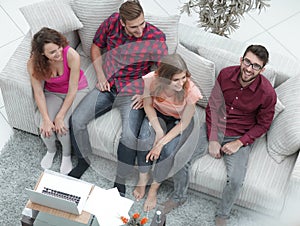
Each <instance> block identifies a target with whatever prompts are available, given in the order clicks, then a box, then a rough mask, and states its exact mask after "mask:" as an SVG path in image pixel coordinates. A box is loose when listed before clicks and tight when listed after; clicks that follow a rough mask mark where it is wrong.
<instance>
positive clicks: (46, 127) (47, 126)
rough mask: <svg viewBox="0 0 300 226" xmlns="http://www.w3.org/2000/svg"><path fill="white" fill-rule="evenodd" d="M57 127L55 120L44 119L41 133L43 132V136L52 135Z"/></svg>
mask: <svg viewBox="0 0 300 226" xmlns="http://www.w3.org/2000/svg"><path fill="white" fill-rule="evenodd" d="M54 129H55V126H54V124H53V122H52V121H51V120H49V119H47V120H43V122H42V125H41V128H40V133H41V134H42V136H43V137H46V138H47V137H50V136H51V135H52V133H53V131H54Z"/></svg>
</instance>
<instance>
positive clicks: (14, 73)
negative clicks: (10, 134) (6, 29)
mask: <svg viewBox="0 0 300 226" xmlns="http://www.w3.org/2000/svg"><path fill="white" fill-rule="evenodd" d="M30 46H31V36H30V33H27V35H26V36H25V38H24V39H23V40H22V42H21V44H20V45H19V46H18V48H17V49H16V51H15V52H14V54H13V55H12V57H11V58H10V59H9V61H8V63H7V64H6V66H5V67H4V69H3V70H2V72H1V73H0V88H1V91H2V95H3V101H4V105H5V110H6V113H7V117H8V122H9V124H10V125H11V126H12V127H13V128H16V129H20V130H24V131H27V132H30V133H34V134H38V128H37V127H36V126H35V123H34V112H35V108H36V106H35V101H34V98H33V92H32V88H31V84H30V78H29V74H28V72H27V66H26V64H27V60H28V59H29V55H30V48H31V47H30Z"/></svg>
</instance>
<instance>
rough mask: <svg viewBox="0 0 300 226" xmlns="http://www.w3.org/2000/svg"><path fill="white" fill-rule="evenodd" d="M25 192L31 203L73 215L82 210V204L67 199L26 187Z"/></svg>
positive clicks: (78, 213)
mask: <svg viewBox="0 0 300 226" xmlns="http://www.w3.org/2000/svg"><path fill="white" fill-rule="evenodd" d="M26 193H27V194H28V196H29V199H30V201H31V202H33V203H37V204H40V205H43V206H47V207H50V208H53V209H58V210H61V211H65V212H68V213H72V214H75V215H80V214H81V212H82V208H83V205H81V206H80V205H77V203H76V202H73V201H70V200H68V199H64V198H62V197H55V196H51V195H47V194H44V193H40V192H38V191H34V190H31V189H28V188H26ZM78 204H79V203H78Z"/></svg>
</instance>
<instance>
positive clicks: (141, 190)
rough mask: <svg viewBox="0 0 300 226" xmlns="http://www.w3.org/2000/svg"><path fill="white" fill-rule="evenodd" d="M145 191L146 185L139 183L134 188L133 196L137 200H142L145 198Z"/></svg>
mask: <svg viewBox="0 0 300 226" xmlns="http://www.w3.org/2000/svg"><path fill="white" fill-rule="evenodd" d="M145 192H146V185H145V186H140V185H137V186H136V187H135V189H134V190H133V196H134V198H135V199H136V201H140V200H141V199H142V198H144V196H145Z"/></svg>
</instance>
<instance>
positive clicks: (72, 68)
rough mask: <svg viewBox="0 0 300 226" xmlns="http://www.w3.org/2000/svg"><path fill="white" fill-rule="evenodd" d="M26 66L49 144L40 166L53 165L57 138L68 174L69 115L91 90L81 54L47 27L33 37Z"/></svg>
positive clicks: (39, 123) (39, 122)
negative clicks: (84, 71)
mask: <svg viewBox="0 0 300 226" xmlns="http://www.w3.org/2000/svg"><path fill="white" fill-rule="evenodd" d="M27 69H28V72H29V74H30V81H31V85H32V89H33V93H34V99H35V102H36V105H37V107H38V109H37V112H36V115H35V118H36V124H37V126H38V127H39V131H40V133H41V138H42V140H43V141H44V143H45V145H46V147H47V152H46V154H45V156H44V157H43V159H42V161H41V166H42V168H44V169H48V168H51V166H52V162H53V159H54V156H55V153H56V151H57V147H56V140H58V141H59V142H60V143H61V146H62V161H61V167H60V172H61V173H63V174H68V173H69V172H70V171H71V169H72V162H71V142H70V134H69V118H70V115H71V113H72V111H73V110H74V109H75V107H76V106H77V104H78V103H79V102H80V101H81V99H82V98H83V97H84V96H85V95H86V94H87V92H88V83H87V80H86V77H85V75H84V73H83V71H82V70H81V69H80V56H79V54H78V53H77V52H76V50H74V49H73V48H72V47H70V46H68V41H67V39H66V38H65V36H63V35H62V34H61V33H59V32H58V31H56V30H53V29H50V28H46V27H44V28H42V29H41V30H40V31H38V32H37V33H36V34H35V35H34V36H33V39H32V42H31V54H30V58H29V60H28V63H27Z"/></svg>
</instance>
